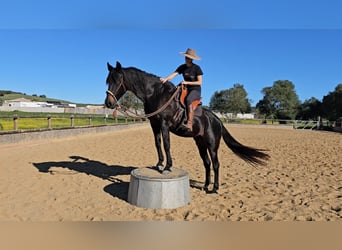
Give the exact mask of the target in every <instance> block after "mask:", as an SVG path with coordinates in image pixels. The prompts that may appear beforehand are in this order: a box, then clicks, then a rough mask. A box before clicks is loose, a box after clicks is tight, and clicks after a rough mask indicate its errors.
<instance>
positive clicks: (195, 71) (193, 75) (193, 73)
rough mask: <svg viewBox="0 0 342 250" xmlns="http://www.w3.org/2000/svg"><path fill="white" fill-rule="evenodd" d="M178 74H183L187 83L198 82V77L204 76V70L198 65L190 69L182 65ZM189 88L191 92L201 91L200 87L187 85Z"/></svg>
mask: <svg viewBox="0 0 342 250" xmlns="http://www.w3.org/2000/svg"><path fill="white" fill-rule="evenodd" d="M176 72H177V73H178V74H182V75H183V78H184V81H187V82H196V81H197V80H198V78H197V76H201V75H203V72H202V69H201V67H200V66H198V65H197V64H192V65H191V66H190V67H188V66H187V65H186V64H182V65H180V66H179V67H178V68H177V69H176ZM187 88H188V89H189V90H190V89H191V90H192V89H199V90H200V89H201V86H200V85H187Z"/></svg>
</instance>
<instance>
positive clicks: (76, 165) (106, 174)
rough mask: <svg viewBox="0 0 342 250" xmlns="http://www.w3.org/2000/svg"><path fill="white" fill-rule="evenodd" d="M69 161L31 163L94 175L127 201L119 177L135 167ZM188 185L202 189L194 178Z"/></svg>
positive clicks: (46, 169)
mask: <svg viewBox="0 0 342 250" xmlns="http://www.w3.org/2000/svg"><path fill="white" fill-rule="evenodd" d="M69 158H70V159H71V160H70V161H50V162H39V163H32V164H33V166H35V167H36V168H37V169H38V170H39V172H41V173H49V174H52V175H55V174H60V175H61V174H62V175H63V174H64V175H68V174H70V172H69V171H68V172H63V171H59V170H56V168H62V169H68V170H71V171H75V172H78V173H85V174H88V175H92V176H96V177H98V178H101V179H103V180H108V181H110V182H112V183H111V184H109V185H107V186H105V187H104V188H103V190H104V191H105V192H106V193H108V194H110V195H111V196H113V197H117V198H119V199H121V200H124V201H126V202H127V196H128V188H129V182H127V181H123V180H122V179H120V176H123V175H130V174H131V172H132V171H133V170H134V169H136V167H131V166H119V165H112V166H109V165H107V164H105V163H103V162H100V161H94V160H90V159H88V158H85V157H82V156H70V157H69ZM190 187H191V188H194V189H200V190H203V183H202V182H198V181H195V180H190Z"/></svg>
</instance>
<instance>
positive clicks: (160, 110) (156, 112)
mask: <svg viewBox="0 0 342 250" xmlns="http://www.w3.org/2000/svg"><path fill="white" fill-rule="evenodd" d="M180 89H181V88H180V86H177V88H176V90H175V92H174V93H173V94H172V96H171V97H170V99H169V100H168V101H167V102H166V103H165V104H164V105H163V106H161V107H160V108H158V109H157V110H156V111H154V112H152V113H149V114H145V115H139V116H137V115H135V116H131V115H129V114H128V112H130V113H132V114H134V113H133V112H132V111H129V109H126V110H124V111H123V112H124V113H126V114H127V116H129V117H132V118H149V117H152V116H155V115H157V114H159V113H160V112H163V111H164V110H165V109H166V108H167V106H169V105H170V104H171V102H172V101H173V99H174V98H175V97H176V95H177V93H178V92H179V90H180ZM106 93H107V94H109V95H110V96H112V97H113V98H114V100H115V102H117V99H116V97H115V95H114V94H113V93H112V92H111V91H110V90H107V91H106ZM123 107H124V106H122V105H119V106H118V107H117V108H116V110H118V109H122V108H123Z"/></svg>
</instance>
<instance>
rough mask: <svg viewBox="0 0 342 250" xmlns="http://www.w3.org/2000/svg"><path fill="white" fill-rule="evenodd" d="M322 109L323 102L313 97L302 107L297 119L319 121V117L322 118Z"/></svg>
mask: <svg viewBox="0 0 342 250" xmlns="http://www.w3.org/2000/svg"><path fill="white" fill-rule="evenodd" d="M321 107H322V102H321V101H319V100H318V99H316V98H315V97H311V98H310V99H308V100H305V101H304V102H303V103H302V105H300V107H299V109H298V114H297V118H298V119H301V120H310V119H313V120H318V117H319V116H321Z"/></svg>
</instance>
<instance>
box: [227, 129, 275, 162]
mask: <svg viewBox="0 0 342 250" xmlns="http://www.w3.org/2000/svg"><path fill="white" fill-rule="evenodd" d="M221 127H222V137H223V140H224V142H225V143H226V144H227V146H228V147H229V148H230V149H231V150H232V151H233V152H234V153H235V154H236V155H238V156H239V157H240V158H242V159H243V160H244V161H246V162H247V163H249V164H251V165H253V166H255V165H266V162H265V161H266V160H268V159H269V158H270V156H269V155H268V154H266V153H264V152H262V151H265V150H263V149H256V148H252V147H247V146H244V145H242V144H241V143H240V142H238V141H237V140H235V138H234V137H233V136H232V135H231V134H229V132H228V130H227V129H226V128H225V127H224V125H223V124H222V126H221Z"/></svg>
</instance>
